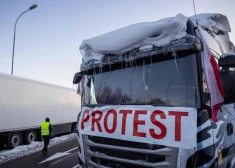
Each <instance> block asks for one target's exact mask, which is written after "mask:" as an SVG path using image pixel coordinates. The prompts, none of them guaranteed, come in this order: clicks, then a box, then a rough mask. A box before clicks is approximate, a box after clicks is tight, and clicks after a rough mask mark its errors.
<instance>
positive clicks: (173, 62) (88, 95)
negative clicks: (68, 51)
mask: <svg viewBox="0 0 235 168" xmlns="http://www.w3.org/2000/svg"><path fill="white" fill-rule="evenodd" d="M212 23H213V24H212ZM230 31H231V29H230V26H229V22H228V19H227V17H226V16H224V15H221V14H199V15H197V16H196V17H189V18H187V17H185V16H183V15H182V14H178V15H177V16H175V17H171V18H165V19H161V20H159V21H155V22H151V23H143V24H141V23H140V24H134V25H130V26H127V27H125V28H122V29H118V30H116V31H113V32H109V33H107V34H104V35H100V36H97V37H94V38H91V39H88V40H84V41H83V43H82V44H81V46H80V50H81V53H82V56H83V62H82V64H81V66H80V72H78V73H76V74H75V76H74V80H73V83H74V84H78V94H80V95H81V99H82V111H81V112H80V113H79V115H78V120H77V122H78V123H77V125H78V146H79V151H78V157H79V162H80V164H81V165H83V167H126V168H129V167H138V168H147V167H161V168H163V167H165V168H175V167H180V168H182V167H187V168H192V167H233V166H235V164H234V159H235V158H234V154H235V147H234V142H235V133H234V131H233V130H234V126H235V121H234V119H235V96H234V95H235V87H234V86H235V70H234V68H235V53H234V52H235V50H234V45H233V43H232V42H231V41H230V39H229V35H228V33H229V32H230ZM206 51H207V52H206ZM208 66H209V68H208ZM213 80H214V81H213ZM211 88H212V89H214V90H215V91H213V90H212V89H211ZM218 94H219V95H218ZM217 97H218V99H216V98H217ZM215 99H216V100H215ZM217 100H218V101H217ZM214 101H217V102H216V103H214Z"/></svg>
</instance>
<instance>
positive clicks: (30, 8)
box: [11, 4, 37, 75]
mask: <svg viewBox="0 0 235 168" xmlns="http://www.w3.org/2000/svg"><path fill="white" fill-rule="evenodd" d="M36 7H37V5H35V4H34V5H32V6H30V7H29V9H28V10H26V11H24V12H23V13H21V14H20V16H19V17H18V18H17V19H16V22H15V28H14V38H13V52H12V64H11V75H13V66H14V53H15V34H16V24H17V22H18V20H19V18H20V17H21V16H22V15H23V14H24V13H26V12H28V11H30V10H33V9H35V8H36Z"/></svg>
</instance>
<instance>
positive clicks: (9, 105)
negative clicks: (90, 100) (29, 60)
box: [0, 73, 81, 148]
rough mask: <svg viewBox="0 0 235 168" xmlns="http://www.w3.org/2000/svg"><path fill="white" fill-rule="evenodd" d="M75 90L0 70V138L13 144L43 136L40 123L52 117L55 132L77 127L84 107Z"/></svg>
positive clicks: (26, 142)
mask: <svg viewBox="0 0 235 168" xmlns="http://www.w3.org/2000/svg"><path fill="white" fill-rule="evenodd" d="M80 102H81V100H80V96H78V95H77V94H76V90H74V89H70V88H66V87H61V86H56V85H52V84H47V83H43V82H39V81H35V80H30V79H25V78H22V77H16V76H11V75H7V74H4V73H0V140H1V142H0V143H1V145H3V144H5V145H7V146H8V147H9V148H14V147H16V146H18V145H21V144H29V143H31V142H32V141H35V140H40V139H41V136H40V130H39V128H40V124H41V123H42V122H43V121H45V118H46V117H49V118H50V120H51V124H52V127H53V135H56V134H61V133H65V132H70V131H71V129H73V127H76V116H77V114H78V111H79V110H80V109H81V104H80Z"/></svg>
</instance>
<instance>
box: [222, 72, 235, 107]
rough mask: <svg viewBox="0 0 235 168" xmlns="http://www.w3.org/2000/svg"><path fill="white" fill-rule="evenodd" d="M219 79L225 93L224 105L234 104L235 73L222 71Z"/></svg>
mask: <svg viewBox="0 0 235 168" xmlns="http://www.w3.org/2000/svg"><path fill="white" fill-rule="evenodd" d="M220 78H221V81H222V85H223V89H224V93H225V99H224V103H225V104H227V103H235V87H234V86H235V72H234V71H231V70H229V69H222V70H221V71H220Z"/></svg>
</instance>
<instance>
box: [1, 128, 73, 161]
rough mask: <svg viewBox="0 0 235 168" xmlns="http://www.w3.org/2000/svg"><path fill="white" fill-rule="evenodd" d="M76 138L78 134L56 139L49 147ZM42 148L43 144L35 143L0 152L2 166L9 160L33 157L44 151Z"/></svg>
mask: <svg viewBox="0 0 235 168" xmlns="http://www.w3.org/2000/svg"><path fill="white" fill-rule="evenodd" d="M76 137H77V134H76V133H72V134H69V135H64V136H60V137H55V138H53V139H51V140H50V145H49V147H51V146H55V145H58V144H60V143H63V142H67V141H70V140H72V139H75V138H76ZM42 148H43V142H33V143H31V144H30V145H22V146H18V147H16V148H14V149H12V150H5V151H0V165H1V164H3V163H6V162H7V161H9V160H13V159H16V158H19V157H23V156H27V155H31V154H33V153H35V152H38V151H40V150H42Z"/></svg>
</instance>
